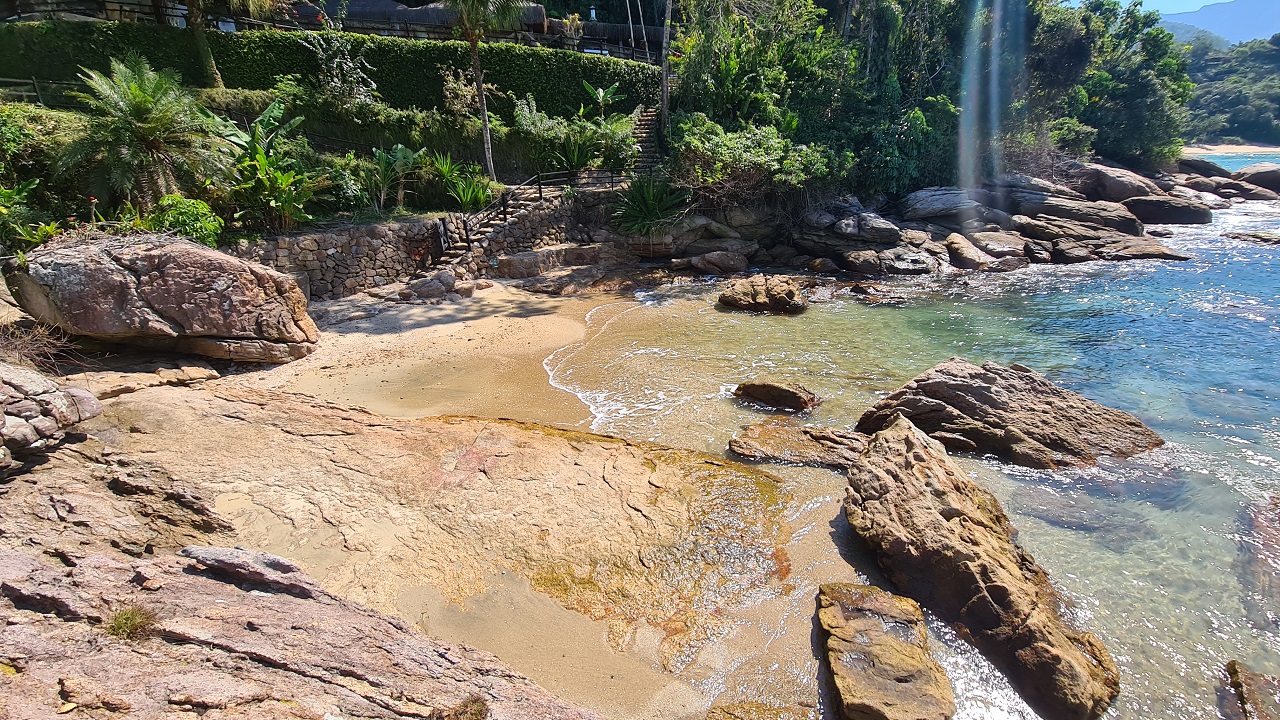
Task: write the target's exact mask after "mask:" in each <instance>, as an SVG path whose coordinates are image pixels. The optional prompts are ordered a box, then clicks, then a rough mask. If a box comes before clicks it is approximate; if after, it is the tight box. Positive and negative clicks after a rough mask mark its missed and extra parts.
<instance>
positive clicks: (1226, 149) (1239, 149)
mask: <svg viewBox="0 0 1280 720" xmlns="http://www.w3.org/2000/svg"><path fill="white" fill-rule="evenodd" d="M1275 152H1280V146H1276V145H1198V144H1197V145H1188V146H1186V147H1184V148H1182V154H1183V155H1187V156H1195V155H1257V154H1260V153H1275Z"/></svg>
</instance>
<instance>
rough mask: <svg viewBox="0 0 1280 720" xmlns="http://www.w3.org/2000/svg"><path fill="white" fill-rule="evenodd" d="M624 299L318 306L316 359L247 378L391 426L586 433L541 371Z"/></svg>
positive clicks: (495, 297)
mask: <svg viewBox="0 0 1280 720" xmlns="http://www.w3.org/2000/svg"><path fill="white" fill-rule="evenodd" d="M620 299H622V298H617V297H613V296H592V297H588V298H559V297H548V296H544V295H535V294H533V293H527V292H524V291H522V290H515V289H510V288H507V287H505V286H503V285H495V286H494V287H492V288H487V289H485V290H480V291H477V292H476V295H475V297H473V298H470V299H467V300H464V301H463V302H461V303H446V304H443V305H404V304H394V303H389V302H386V301H383V300H375V299H373V298H369V297H367V296H356V297H353V298H346V299H343V300H337V301H331V302H324V303H316V304H314V306H313V310H312V312H313V314H315V315H316V316H318V319H319V322H320V325H321V329H322V330H323V333H322V336H321V338H320V342H319V346H318V349H317V350H316V352H315V353H314V354H312V355H311V356H310V357H307V358H305V359H303V360H300V361H297V362H294V363H290V364H288V365H283V366H280V367H276V368H272V369H270V370H267V371H265V372H255V373H252V374H247V375H244V376H241V377H242V380H243V382H245V383H246V384H250V385H256V386H260V387H269V388H273V389H280V390H286V391H290V392H299V393H304V394H307V395H313V396H315V397H319V398H322V399H325V400H331V401H333V402H338V403H342V404H347V405H360V406H363V407H365V408H368V409H369V410H371V411H373V412H376V413H378V414H381V415H388V416H392V417H426V416H433V415H452V414H457V415H478V416H482V417H502V418H512V419H516V420H526V421H532V422H542V423H551V424H556V425H561V426H567V427H577V428H586V427H587V426H588V425H589V424H590V420H591V413H590V411H589V410H588V408H587V406H586V405H584V404H583V403H582V402H581V401H580V400H578V398H577V397H576V396H574V395H573V394H572V393H569V392H566V391H564V390H559V389H557V388H554V387H552V386H551V385H550V383H549V382H548V377H547V372H546V370H545V368H544V367H543V364H542V363H543V360H545V359H546V358H547V356H549V355H551V354H552V353H553V352H555V351H556V350H558V349H560V348H562V347H564V346H566V345H570V344H572V343H575V342H578V341H580V340H581V339H582V337H583V334H584V332H585V331H586V322H585V318H586V315H587V313H589V312H590V311H591V310H592V309H594V308H596V307H599V306H600V305H603V304H606V303H610V302H618V301H619V300H620ZM371 313H376V314H372V315H370V316H367V317H366V315H368V314H371ZM347 318H354V319H347Z"/></svg>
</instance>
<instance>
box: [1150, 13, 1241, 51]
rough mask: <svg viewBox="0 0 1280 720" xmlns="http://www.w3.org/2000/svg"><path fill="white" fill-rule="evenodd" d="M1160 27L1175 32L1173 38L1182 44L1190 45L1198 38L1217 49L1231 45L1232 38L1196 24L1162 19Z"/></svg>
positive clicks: (1224, 48) (1223, 48)
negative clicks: (1229, 38)
mask: <svg viewBox="0 0 1280 720" xmlns="http://www.w3.org/2000/svg"><path fill="white" fill-rule="evenodd" d="M1160 27H1162V28H1164V29H1165V30H1168V31H1169V32H1171V33H1173V39H1174V40H1177V41H1178V42H1179V43H1180V44H1182V45H1190V44H1191V43H1193V42H1196V41H1197V40H1203V41H1205V42H1207V43H1209V46H1210V47H1212V48H1213V49H1215V50H1226V49H1227V48H1228V47H1231V41H1230V40H1228V39H1226V38H1224V37H1222V36H1221V35H1217V34H1215V33H1211V32H1209V31H1208V30H1205V29H1204V28H1199V27H1196V26H1195V25H1188V24H1186V23H1180V22H1172V21H1169V20H1162V21H1161V22H1160Z"/></svg>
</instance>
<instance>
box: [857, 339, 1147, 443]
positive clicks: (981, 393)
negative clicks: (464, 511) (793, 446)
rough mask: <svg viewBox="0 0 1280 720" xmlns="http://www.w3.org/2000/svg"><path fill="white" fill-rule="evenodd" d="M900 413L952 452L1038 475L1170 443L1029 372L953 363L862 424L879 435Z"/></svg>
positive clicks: (923, 377) (901, 392)
mask: <svg viewBox="0 0 1280 720" xmlns="http://www.w3.org/2000/svg"><path fill="white" fill-rule="evenodd" d="M899 413H901V414H902V415H903V416H905V417H906V418H907V419H909V420H910V421H911V422H912V423H914V424H915V425H916V427H919V428H920V429H921V430H923V431H924V432H926V433H928V434H929V435H930V436H931V437H933V438H934V439H936V440H939V441H941V442H942V443H943V444H944V445H946V446H947V447H948V448H950V449H951V450H952V451H959V452H980V453H993V454H995V455H998V456H1000V457H1002V458H1004V459H1006V460H1008V461H1010V462H1013V463H1016V464H1018V465H1025V466H1027V467H1034V468H1058V467H1088V466H1090V465H1094V464H1096V463H1097V459H1098V457H1099V456H1103V455H1109V456H1113V457H1122V458H1123V457H1130V456H1132V455H1137V454H1138V453H1142V452H1146V451H1147V450H1151V449H1152V448H1156V447H1159V446H1161V445H1163V444H1164V440H1163V439H1161V438H1160V436H1159V435H1157V434H1156V433H1155V432H1153V431H1152V430H1151V429H1150V428H1148V427H1147V426H1146V425H1144V424H1142V421H1140V420H1138V419H1137V418H1135V417H1134V416H1132V415H1130V414H1129V413H1126V412H1123V411H1121V410H1115V409H1112V408H1109V407H1105V406H1103V405H1099V404H1098V403H1096V402H1093V401H1092V400H1090V399H1088V398H1086V397H1084V396H1083V395H1080V394H1078V393H1074V392H1071V391H1070V390H1066V389H1064V388H1061V387H1058V386H1057V385H1054V384H1053V383H1051V382H1049V380H1047V379H1046V378H1045V377H1044V376H1043V375H1040V374H1039V373H1037V372H1035V371H1034V370H1031V369H1030V368H1027V367H1024V366H1022V365H1012V366H1010V367H1004V366H1001V365H997V364H995V363H990V362H989V363H984V364H983V365H982V366H981V367H979V366H977V365H974V364H972V363H969V362H966V361H964V360H962V359H960V358H951V359H950V360H947V361H945V362H941V363H938V364H937V365H935V366H934V367H932V368H930V369H929V370H927V371H925V372H924V373H922V374H920V375H918V376H916V377H915V378H914V379H912V380H911V381H910V382H908V383H907V384H906V385H904V386H902V387H901V388H900V389H898V390H897V391H895V392H894V393H893V394H891V395H889V396H888V397H886V398H884V399H882V400H880V402H877V403H876V404H875V405H874V406H873V407H872V408H871V409H870V410H868V411H866V412H865V413H863V415H862V417H861V418H859V419H858V424H857V427H856V429H857V431H858V432H861V433H866V434H872V433H875V432H878V431H880V430H883V429H884V428H886V427H888V426H889V425H890V424H891V423H892V422H894V419H895V418H896V417H897V416H898V414H899Z"/></svg>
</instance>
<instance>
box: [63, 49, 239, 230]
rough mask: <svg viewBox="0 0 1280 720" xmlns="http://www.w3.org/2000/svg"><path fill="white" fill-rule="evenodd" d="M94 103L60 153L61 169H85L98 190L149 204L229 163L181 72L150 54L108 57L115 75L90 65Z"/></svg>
mask: <svg viewBox="0 0 1280 720" xmlns="http://www.w3.org/2000/svg"><path fill="white" fill-rule="evenodd" d="M81 79H82V80H84V82H85V84H86V85H88V86H89V90H90V92H89V93H76V96H77V97H78V98H79V99H80V100H81V101H82V102H83V103H84V104H85V105H86V107H87V108H88V111H89V122H88V126H87V127H86V128H85V133H84V135H83V136H81V137H80V138H78V139H77V140H76V141H75V142H73V143H71V144H70V145H69V146H68V147H67V148H66V150H65V151H64V152H63V155H62V157H61V158H59V161H58V169H59V171H60V172H62V173H84V174H86V175H87V176H88V177H89V178H90V182H91V187H92V188H93V190H94V194H95V195H98V196H101V197H108V198H112V199H115V200H122V201H126V202H132V203H135V204H137V205H138V206H139V207H141V208H142V209H144V210H145V209H149V208H150V207H152V206H153V205H155V203H156V202H158V201H159V200H160V198H161V197H163V196H165V195H168V194H171V193H181V192H182V191H184V190H186V191H191V190H192V189H195V188H199V187H201V186H202V185H203V183H204V179H205V178H208V177H212V176H216V175H220V174H221V173H222V172H224V171H225V169H226V167H227V164H228V161H229V157H230V156H229V154H228V153H227V152H226V144H225V143H224V142H223V141H221V140H220V139H219V138H216V137H215V136H214V131H215V127H214V125H213V123H212V122H211V121H210V119H209V117H208V116H207V114H206V113H205V112H204V110H203V108H201V107H200V105H199V104H198V103H197V102H196V101H195V97H194V96H193V95H191V93H189V92H187V91H186V90H185V89H183V87H182V86H181V85H180V84H179V82H178V79H177V77H175V76H174V75H172V74H169V73H167V72H156V71H154V70H152V69H151V66H150V65H148V64H147V63H146V62H145V61H143V60H140V59H138V58H136V57H135V58H131V59H129V60H126V61H120V60H112V61H111V76H110V77H108V76H106V75H103V74H102V73H99V72H97V71H94V70H86V71H85V74H84V75H81Z"/></svg>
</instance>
